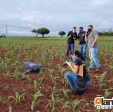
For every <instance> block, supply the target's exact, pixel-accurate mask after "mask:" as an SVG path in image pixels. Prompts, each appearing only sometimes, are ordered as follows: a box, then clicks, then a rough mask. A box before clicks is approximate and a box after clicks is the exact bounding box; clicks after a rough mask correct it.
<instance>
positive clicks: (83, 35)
mask: <svg viewBox="0 0 113 112" xmlns="http://www.w3.org/2000/svg"><path fill="white" fill-rule="evenodd" d="M78 40H79V51H80V52H81V53H82V56H83V57H84V59H86V40H87V39H86V32H85V31H83V27H79V34H78Z"/></svg>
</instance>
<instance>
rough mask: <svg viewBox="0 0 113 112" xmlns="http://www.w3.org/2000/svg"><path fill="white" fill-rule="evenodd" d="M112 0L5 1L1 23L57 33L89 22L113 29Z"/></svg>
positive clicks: (2, 5) (1, 11)
mask: <svg viewBox="0 0 113 112" xmlns="http://www.w3.org/2000/svg"><path fill="white" fill-rule="evenodd" d="M112 7H113V2H112V0H93V1H92V0H86V1H78V0H69V1H65V0H56V1H53V0H48V1H47V0H41V1H40V0H23V1H16V0H7V1H6V0H1V7H0V14H1V18H0V23H1V24H2V23H3V24H9V25H14V26H22V27H31V28H40V27H47V28H49V29H50V31H52V33H53V32H54V33H56V34H57V32H58V31H60V30H64V31H66V32H68V31H69V30H71V29H72V27H73V26H77V29H78V27H79V26H83V27H84V29H85V30H86V28H87V25H88V24H93V25H94V28H95V29H97V30H99V31H101V30H103V29H106V28H112V29H113V19H112V18H113V15H112V13H113V11H112Z"/></svg>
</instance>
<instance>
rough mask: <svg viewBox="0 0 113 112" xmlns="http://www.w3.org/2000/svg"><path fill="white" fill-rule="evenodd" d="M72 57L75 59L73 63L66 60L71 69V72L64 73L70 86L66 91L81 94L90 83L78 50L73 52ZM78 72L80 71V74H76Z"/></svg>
mask: <svg viewBox="0 0 113 112" xmlns="http://www.w3.org/2000/svg"><path fill="white" fill-rule="evenodd" d="M72 58H73V59H74V60H75V61H74V63H72V62H68V61H66V63H67V64H68V65H69V67H70V68H71V70H72V73H71V72H67V73H66V74H65V78H66V80H67V82H68V84H69V86H70V89H68V90H67V92H68V93H76V94H80V95H81V94H83V93H84V91H85V90H86V87H87V85H89V84H90V77H89V74H88V72H87V69H86V66H85V64H84V58H83V56H82V55H81V53H80V52H79V51H78V50H75V51H74V52H73V54H72ZM81 67H82V68H81ZM80 69H81V70H82V71H80ZM78 72H81V73H80V74H82V75H78V74H79V73H78Z"/></svg>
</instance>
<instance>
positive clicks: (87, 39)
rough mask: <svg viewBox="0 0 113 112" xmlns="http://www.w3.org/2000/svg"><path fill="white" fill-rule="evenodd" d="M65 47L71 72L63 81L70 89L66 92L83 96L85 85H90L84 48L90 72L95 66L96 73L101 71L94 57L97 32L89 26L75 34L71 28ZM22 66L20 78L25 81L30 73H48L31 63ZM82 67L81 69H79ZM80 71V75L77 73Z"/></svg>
mask: <svg viewBox="0 0 113 112" xmlns="http://www.w3.org/2000/svg"><path fill="white" fill-rule="evenodd" d="M67 38H68V39H67V46H66V63H65V64H64V65H68V66H69V67H70V69H71V70H72V72H66V74H65V79H66V80H67V82H68V84H69V87H70V89H68V90H67V92H69V93H77V94H83V93H84V91H85V90H86V87H87V85H90V76H89V73H88V71H87V68H86V65H85V60H86V47H87V46H88V48H89V57H90V67H89V69H90V70H94V67H95V65H96V67H97V69H96V72H98V71H100V70H101V64H100V63H99V60H98V58H97V57H96V54H97V50H98V44H97V41H98V32H97V31H95V30H93V26H92V25H89V26H88V30H87V32H85V31H84V30H83V27H79V33H78V35H77V33H76V27H73V28H72V31H70V32H69V33H68V35H67ZM75 40H78V42H79V50H75V51H74V43H75V42H74V41H75ZM22 64H23V66H24V67H26V68H27V70H26V71H25V72H24V74H23V76H22V78H23V79H25V77H26V75H27V74H28V73H30V72H37V73H39V72H40V70H42V71H46V72H47V71H48V69H47V68H44V67H42V66H39V65H37V64H35V63H32V62H22ZM81 67H82V69H81ZM80 70H81V71H82V75H79V74H78V72H79V71H80Z"/></svg>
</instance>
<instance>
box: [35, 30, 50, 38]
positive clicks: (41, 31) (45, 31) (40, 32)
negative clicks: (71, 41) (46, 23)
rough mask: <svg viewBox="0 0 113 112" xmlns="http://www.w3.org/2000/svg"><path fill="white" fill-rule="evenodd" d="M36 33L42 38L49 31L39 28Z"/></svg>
mask: <svg viewBox="0 0 113 112" xmlns="http://www.w3.org/2000/svg"><path fill="white" fill-rule="evenodd" d="M37 33H38V34H41V35H42V37H43V38H44V35H45V34H49V33H50V31H49V30H48V29H47V28H39V29H38V30H37Z"/></svg>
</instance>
